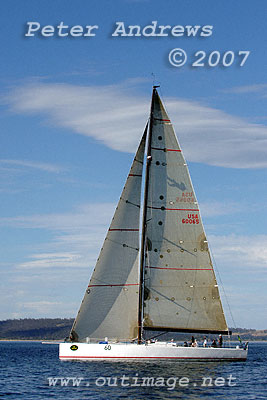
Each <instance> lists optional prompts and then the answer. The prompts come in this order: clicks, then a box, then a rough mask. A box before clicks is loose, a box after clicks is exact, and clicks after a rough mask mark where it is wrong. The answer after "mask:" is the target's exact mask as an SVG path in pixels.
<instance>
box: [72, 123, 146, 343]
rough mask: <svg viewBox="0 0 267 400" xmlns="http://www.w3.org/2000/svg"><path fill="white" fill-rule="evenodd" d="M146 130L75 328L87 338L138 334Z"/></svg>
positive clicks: (77, 334) (76, 335)
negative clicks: (140, 243) (141, 214)
mask: <svg viewBox="0 0 267 400" xmlns="http://www.w3.org/2000/svg"><path fill="white" fill-rule="evenodd" d="M146 131H147V128H146V129H145V132H144V135H143V138H142V140H141V143H140V146H139V148H138V150H137V153H136V155H135V158H134V161H133V164H132V167H131V169H130V173H129V175H128V177H127V180H126V184H125V186H124V189H123V191H122V195H121V198H120V200H119V203H118V206H117V208H116V211H115V214H114V217H113V219H112V222H111V225H110V228H109V230H108V233H107V236H106V239H105V241H104V244H103V247H102V249H101V252H100V255H99V258H98V260H97V263H96V266H95V269H94V272H93V275H92V277H91V280H90V283H89V286H88V288H87V290H86V293H85V296H84V299H83V301H82V304H81V307H80V310H79V312H78V315H77V317H76V320H75V322H74V325H73V328H72V332H71V335H72V338H73V340H75V341H85V340H86V337H90V338H94V339H104V338H105V337H106V336H108V338H109V339H114V340H129V339H133V338H135V337H136V336H137V324H138V322H137V315H138V295H139V281H138V264H139V218H140V201H141V200H140V198H141V185H142V170H143V159H144V149H145V141H146Z"/></svg>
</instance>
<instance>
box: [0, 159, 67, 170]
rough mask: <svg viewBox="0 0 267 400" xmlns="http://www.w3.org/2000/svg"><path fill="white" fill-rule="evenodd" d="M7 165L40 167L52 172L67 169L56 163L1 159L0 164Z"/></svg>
mask: <svg viewBox="0 0 267 400" xmlns="http://www.w3.org/2000/svg"><path fill="white" fill-rule="evenodd" d="M1 165H2V166H7V167H13V166H14V167H20V168H30V169H38V170H41V171H44V172H51V173H59V172H62V171H64V170H65V168H63V167H61V166H59V165H55V164H48V163H40V162H35V161H28V160H9V159H0V166H1Z"/></svg>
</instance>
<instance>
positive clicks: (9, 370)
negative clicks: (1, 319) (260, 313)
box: [0, 342, 267, 400]
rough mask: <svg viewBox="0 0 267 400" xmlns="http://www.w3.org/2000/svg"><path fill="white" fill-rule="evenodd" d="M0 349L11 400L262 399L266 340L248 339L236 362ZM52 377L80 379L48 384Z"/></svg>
mask: <svg viewBox="0 0 267 400" xmlns="http://www.w3.org/2000/svg"><path fill="white" fill-rule="evenodd" d="M0 354H1V358H0V360H1V367H0V368H1V372H0V374H1V375H0V376H1V383H0V397H2V398H4V399H5V398H8V399H10V400H11V399H15V400H19V399H27V400H31V399H38V400H41V399H64V400H67V399H77V400H81V399H90V400H99V399H101V400H102V399H103V400H104V399H105V400H107V399H133V400H139V399H163V400H164V399H185V400H195V399H209V400H213V399H221V400H229V399H230V400H235V399H240V400H241V399H242V400H243V399H244V398H245V399H246V400H251V399H257V400H259V399H266V398H267V394H266V387H267V385H266V376H267V363H266V358H267V343H251V344H250V347H249V356H248V360H247V362H235V363H232V362H219V363H218V362H217V363H215V362H208V363H207V362H206V363H199V362H197V363H196V362H195V363H193V362H136V363H134V362H127V363H126V362H115V363H114V362H113V363H112V362H101V361H98V362H79V361H76V362H72V361H59V360H58V346H57V345H42V344H41V343H34V342H0ZM123 376H124V378H123ZM56 377H58V378H63V379H65V382H67V381H66V379H67V378H83V379H82V380H81V383H80V385H79V386H73V380H72V379H69V383H68V385H67V386H62V385H61V379H58V381H57V383H56V385H55V386H49V378H50V381H51V382H52V378H54V379H55V378H56ZM144 377H149V378H151V379H150V381H149V382H147V381H146V382H144V383H145V384H146V386H137V385H141V384H142V383H143V378H144ZM108 378H110V381H109V380H108ZM116 378H117V381H116ZM122 378H123V379H124V380H123V382H122ZM180 378H183V380H182V381H180V382H179V379H180ZM203 378H204V379H205V378H206V381H203ZM216 379H217V380H216ZM63 382H64V381H63ZM54 383H55V381H54ZM108 383H110V384H113V386H109V385H108ZM122 383H123V384H124V385H125V386H122ZM179 383H180V384H179ZM127 384H128V386H126V385H127ZM148 384H149V386H148ZM152 384H154V386H152ZM156 384H157V386H156ZM181 384H183V385H184V386H181ZM209 385H210V386H209Z"/></svg>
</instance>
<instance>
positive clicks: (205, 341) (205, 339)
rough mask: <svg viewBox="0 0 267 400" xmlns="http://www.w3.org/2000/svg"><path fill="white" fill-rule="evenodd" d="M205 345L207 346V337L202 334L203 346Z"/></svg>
mask: <svg viewBox="0 0 267 400" xmlns="http://www.w3.org/2000/svg"><path fill="white" fill-rule="evenodd" d="M207 346H208V342H207V338H206V336H204V340H203V347H207Z"/></svg>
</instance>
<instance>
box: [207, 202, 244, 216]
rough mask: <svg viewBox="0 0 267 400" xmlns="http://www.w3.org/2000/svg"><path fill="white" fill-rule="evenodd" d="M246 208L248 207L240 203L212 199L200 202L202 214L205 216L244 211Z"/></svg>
mask: <svg viewBox="0 0 267 400" xmlns="http://www.w3.org/2000/svg"><path fill="white" fill-rule="evenodd" d="M245 208H246V207H245V206H242V205H241V204H240V203H234V202H220V201H216V200H212V199H211V200H210V201H208V202H203V203H200V209H201V215H203V217H217V216H220V215H231V214H235V213H237V212H243V211H244V210H245Z"/></svg>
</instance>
